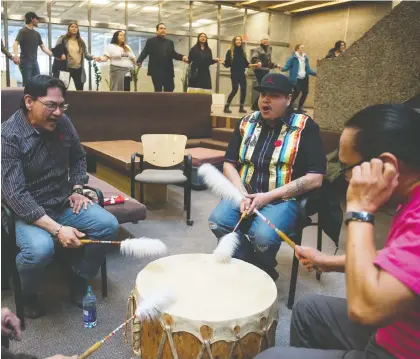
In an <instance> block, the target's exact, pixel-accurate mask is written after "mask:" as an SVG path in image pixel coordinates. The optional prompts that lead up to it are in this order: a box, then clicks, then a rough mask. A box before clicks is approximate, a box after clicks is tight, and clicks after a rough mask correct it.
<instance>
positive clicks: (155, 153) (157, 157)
mask: <svg viewBox="0 0 420 359" xmlns="http://www.w3.org/2000/svg"><path fill="white" fill-rule="evenodd" d="M141 141H142V144H143V154H139V153H133V154H132V155H131V167H130V169H131V197H132V198H135V183H136V182H139V183H140V202H141V203H144V184H145V183H149V184H166V185H168V184H177V185H183V187H184V210H186V211H187V225H188V226H192V225H193V224H194V221H193V220H191V177H192V156H191V155H184V151H185V146H186V144H187V137H186V136H184V135H162V134H153V135H143V136H141ZM136 157H139V158H140V166H139V172H138V173H137V174H136V167H135V165H136V163H135V161H136ZM144 162H146V163H148V164H150V165H151V166H152V167H155V168H153V169H144ZM182 162H183V163H184V168H183V170H181V169H177V168H176V167H178V166H179V165H180V164H181V163H182ZM156 167H157V168H158V169H156ZM162 168H165V169H162Z"/></svg>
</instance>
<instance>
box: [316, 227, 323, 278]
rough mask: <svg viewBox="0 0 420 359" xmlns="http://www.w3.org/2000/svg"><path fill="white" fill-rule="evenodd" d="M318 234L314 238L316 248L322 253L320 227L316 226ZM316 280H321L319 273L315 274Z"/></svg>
mask: <svg viewBox="0 0 420 359" xmlns="http://www.w3.org/2000/svg"><path fill="white" fill-rule="evenodd" d="M317 228H318V233H317V236H316V248H317V249H318V250H319V251H320V252H322V227H321V226H320V225H319V224H318V226H317ZM316 279H318V280H321V272H317V273H316Z"/></svg>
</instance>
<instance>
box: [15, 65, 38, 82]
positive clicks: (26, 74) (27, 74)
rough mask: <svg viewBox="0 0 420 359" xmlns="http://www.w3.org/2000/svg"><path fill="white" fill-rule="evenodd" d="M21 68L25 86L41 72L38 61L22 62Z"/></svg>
mask: <svg viewBox="0 0 420 359" xmlns="http://www.w3.org/2000/svg"><path fill="white" fill-rule="evenodd" d="M19 68H20V72H21V73H22V83H23V86H25V85H26V84H27V83H28V81H29V80H30V79H31V78H32V77H35V76H37V75H39V74H40V72H39V65H38V61H35V62H29V63H24V64H20V65H19Z"/></svg>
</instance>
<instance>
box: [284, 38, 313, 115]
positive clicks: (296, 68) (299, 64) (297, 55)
mask: <svg viewBox="0 0 420 359" xmlns="http://www.w3.org/2000/svg"><path fill="white" fill-rule="evenodd" d="M304 48H305V46H304V45H301V44H299V45H296V46H295V52H294V53H293V54H292V56H290V57H289V59H288V60H287V62H286V65H284V66H283V67H280V69H281V70H282V71H283V72H286V71H289V79H290V81H291V82H292V84H293V87H294V88H293V95H292V102H291V106H294V102H295V101H296V99H297V98H298V96H299V94H302V95H301V97H300V99H299V107H298V109H297V110H298V111H300V112H305V109H304V108H303V104H304V103H305V101H306V98H307V97H308V93H309V75H311V76H316V72H315V71H313V70H312V69H311V66H310V65H309V59H308V56H306V54H305V53H304V52H303V50H304Z"/></svg>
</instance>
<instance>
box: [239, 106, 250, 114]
mask: <svg viewBox="0 0 420 359" xmlns="http://www.w3.org/2000/svg"><path fill="white" fill-rule="evenodd" d="M239 112H241V113H247V112H248V111H247V110H245V108H244V107H243V106H240V107H239Z"/></svg>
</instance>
